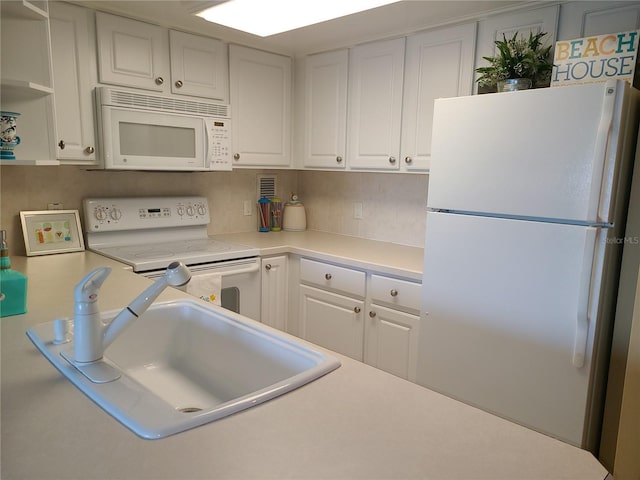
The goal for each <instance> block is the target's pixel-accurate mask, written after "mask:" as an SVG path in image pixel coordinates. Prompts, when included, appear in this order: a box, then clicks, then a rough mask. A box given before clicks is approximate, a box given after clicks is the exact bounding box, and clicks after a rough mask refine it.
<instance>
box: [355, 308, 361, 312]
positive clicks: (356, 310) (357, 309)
mask: <svg viewBox="0 0 640 480" xmlns="http://www.w3.org/2000/svg"><path fill="white" fill-rule="evenodd" d="M353 311H354V312H355V313H360V311H361V310H360V307H354V309H353Z"/></svg>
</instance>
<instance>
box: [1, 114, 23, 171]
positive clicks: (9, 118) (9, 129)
mask: <svg viewBox="0 0 640 480" xmlns="http://www.w3.org/2000/svg"><path fill="white" fill-rule="evenodd" d="M19 116H20V114H19V113H16V112H5V111H2V112H0V160H15V159H16V157H15V155H14V154H13V149H14V148H16V146H17V145H19V144H20V137H18V136H17V135H16V131H17V130H16V128H17V127H16V118H18V117H19Z"/></svg>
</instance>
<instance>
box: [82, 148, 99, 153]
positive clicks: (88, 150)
mask: <svg viewBox="0 0 640 480" xmlns="http://www.w3.org/2000/svg"><path fill="white" fill-rule="evenodd" d="M84 151H85V152H86V153H93V152H95V151H96V149H95V148H93V147H87V148H85V149H84Z"/></svg>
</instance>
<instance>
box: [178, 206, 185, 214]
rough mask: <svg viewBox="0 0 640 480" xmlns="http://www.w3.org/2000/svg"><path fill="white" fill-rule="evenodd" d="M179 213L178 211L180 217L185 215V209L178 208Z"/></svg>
mask: <svg viewBox="0 0 640 480" xmlns="http://www.w3.org/2000/svg"><path fill="white" fill-rule="evenodd" d="M177 211H178V215H180V216H182V215H184V207H178V209H177Z"/></svg>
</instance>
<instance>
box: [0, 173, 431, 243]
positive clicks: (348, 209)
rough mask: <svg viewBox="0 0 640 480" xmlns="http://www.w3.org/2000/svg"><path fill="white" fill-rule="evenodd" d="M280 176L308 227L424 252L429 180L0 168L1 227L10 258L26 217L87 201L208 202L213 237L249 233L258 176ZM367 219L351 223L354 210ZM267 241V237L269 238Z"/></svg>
mask: <svg viewBox="0 0 640 480" xmlns="http://www.w3.org/2000/svg"><path fill="white" fill-rule="evenodd" d="M264 174H269V175H272V174H276V175H277V194H278V195H280V196H281V197H282V198H283V200H286V199H288V198H289V195H290V192H297V193H298V194H299V195H300V198H301V200H302V201H303V202H304V204H305V207H306V209H307V225H308V228H309V229H311V230H321V231H327V232H333V233H340V234H344V235H351V236H356V237H365V238H371V239H374V240H381V241H387V242H393V243H401V244H406V245H413V246H422V245H423V243H424V225H425V205H426V197H427V183H428V177H427V176H425V175H398V174H384V173H358V172H319V171H318V172H316V171H297V170H277V171H274V170H268V171H265V170H234V171H233V172H205V173H203V172H195V173H189V172H184V173H183V172H171V173H170V172H137V171H136V172H124V171H91V170H85V169H83V168H81V167H74V166H61V167H25V166H3V167H2V168H1V169H0V188H1V190H0V223H1V225H2V228H3V229H5V230H7V234H8V241H10V242H11V243H10V248H11V251H12V252H13V253H14V254H15V255H24V241H23V239H22V230H21V227H20V217H19V213H20V211H21V210H46V209H47V204H49V203H61V204H62V205H63V206H64V208H65V209H78V210H81V208H82V200H83V199H84V198H86V197H118V196H120V197H122V196H150V195H158V196H163V195H203V196H205V197H207V198H208V200H209V206H210V208H211V218H212V221H211V224H210V226H209V233H210V234H212V235H213V234H217V233H231V232H247V231H252V230H254V229H255V228H257V217H256V213H255V210H254V213H253V215H251V216H245V215H243V203H244V201H245V200H249V201H250V202H252V203H255V201H256V200H257V198H256V197H257V178H258V175H264ZM356 202H357V203H362V218H361V219H355V218H354V203H356ZM267 235H268V234H267Z"/></svg>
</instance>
